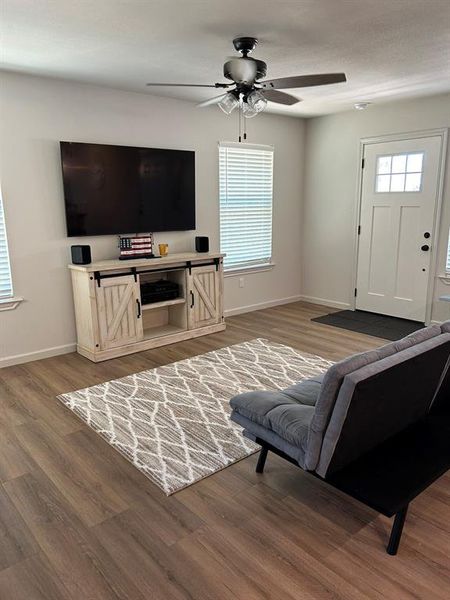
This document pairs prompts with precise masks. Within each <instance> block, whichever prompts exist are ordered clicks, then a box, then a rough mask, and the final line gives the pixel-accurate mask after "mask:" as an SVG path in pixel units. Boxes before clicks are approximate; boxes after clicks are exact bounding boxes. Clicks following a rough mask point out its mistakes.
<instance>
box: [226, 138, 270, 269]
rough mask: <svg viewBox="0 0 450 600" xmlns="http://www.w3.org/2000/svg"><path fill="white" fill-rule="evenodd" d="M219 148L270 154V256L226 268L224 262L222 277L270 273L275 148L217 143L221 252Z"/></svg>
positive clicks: (260, 145)
mask: <svg viewBox="0 0 450 600" xmlns="http://www.w3.org/2000/svg"><path fill="white" fill-rule="evenodd" d="M220 148H245V149H248V150H252V149H253V150H265V151H270V152H272V213H271V232H270V250H271V256H270V257H268V259H267V260H266V261H265V262H258V263H255V264H253V265H252V264H241V265H234V266H228V267H227V266H226V265H225V262H226V261H224V269H223V270H224V277H233V276H238V275H243V274H251V273H258V272H264V271H270V270H271V269H273V268H274V267H275V266H276V263H275V262H274V260H273V218H274V174H275V169H274V153H275V147H274V145H273V144H249V143H247V142H227V141H219V142H218V149H219V160H218V171H219V182H218V199H219V247H220V249H221V251H222V247H221V236H220V230H221V220H220V217H221V215H220Z"/></svg>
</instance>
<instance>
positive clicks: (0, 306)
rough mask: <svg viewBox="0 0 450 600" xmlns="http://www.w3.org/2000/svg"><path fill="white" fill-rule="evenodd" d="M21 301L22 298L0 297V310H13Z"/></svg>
mask: <svg viewBox="0 0 450 600" xmlns="http://www.w3.org/2000/svg"><path fill="white" fill-rule="evenodd" d="M21 302H23V298H19V297H15V298H0V312H2V311H4V310H14V309H15V308H17V307H18V306H19V304H20V303H21Z"/></svg>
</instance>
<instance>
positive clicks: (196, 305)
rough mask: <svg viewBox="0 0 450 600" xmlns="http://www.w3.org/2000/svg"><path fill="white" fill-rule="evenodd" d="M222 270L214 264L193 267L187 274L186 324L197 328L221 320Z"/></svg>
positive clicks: (190, 327)
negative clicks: (187, 307) (187, 303)
mask: <svg viewBox="0 0 450 600" xmlns="http://www.w3.org/2000/svg"><path fill="white" fill-rule="evenodd" d="M221 286H222V271H221V270H219V269H217V268H216V266H215V265H206V266H203V267H193V268H192V269H191V273H190V274H189V275H188V290H189V294H188V302H189V309H188V326H189V329H198V328H199V327H207V326H208V325H215V324H216V323H221V322H222V292H221Z"/></svg>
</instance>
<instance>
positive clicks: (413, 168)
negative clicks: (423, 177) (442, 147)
mask: <svg viewBox="0 0 450 600" xmlns="http://www.w3.org/2000/svg"><path fill="white" fill-rule="evenodd" d="M422 163H423V152H418V153H417V154H410V155H409V156H408V168H407V171H408V173H422Z"/></svg>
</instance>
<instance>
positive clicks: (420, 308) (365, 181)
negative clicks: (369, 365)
mask: <svg viewBox="0 0 450 600" xmlns="http://www.w3.org/2000/svg"><path fill="white" fill-rule="evenodd" d="M364 148H365V149H364V169H363V177H362V196H361V218H360V235H359V251H358V277H357V290H356V308H357V309H359V310H365V311H369V312H375V313H381V314H385V315H392V316H394V317H402V318H404V319H411V320H413V321H421V322H423V321H425V318H426V308H427V295H428V283H429V278H430V266H431V251H432V248H433V246H434V244H435V239H434V227H435V212H436V204H437V187H438V177H439V163H440V151H441V138H440V137H438V136H436V137H427V138H417V139H408V140H402V141H393V142H383V143H378V144H368V145H366V146H365V147H364Z"/></svg>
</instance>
